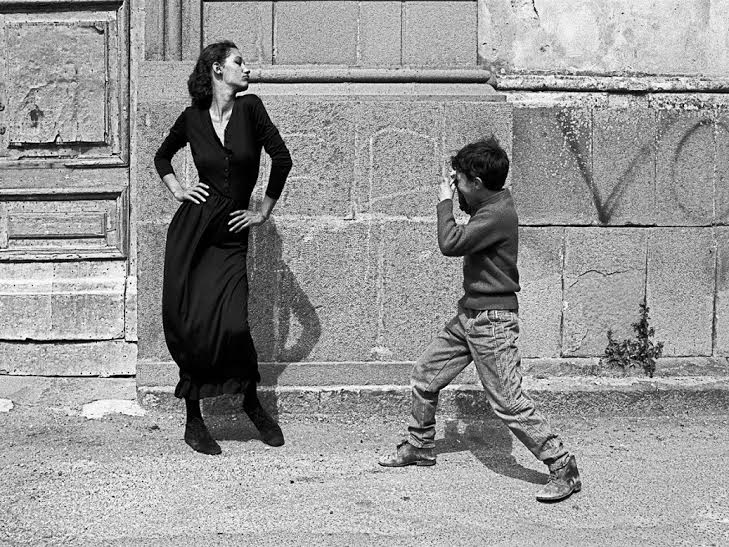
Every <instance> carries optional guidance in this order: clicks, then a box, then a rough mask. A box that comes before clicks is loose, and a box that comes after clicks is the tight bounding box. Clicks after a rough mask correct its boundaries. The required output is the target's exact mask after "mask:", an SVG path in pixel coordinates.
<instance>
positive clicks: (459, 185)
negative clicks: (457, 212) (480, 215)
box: [453, 171, 480, 214]
mask: <svg viewBox="0 0 729 547" xmlns="http://www.w3.org/2000/svg"><path fill="white" fill-rule="evenodd" d="M453 182H454V184H455V185H456V191H457V192H458V205H459V206H460V208H461V210H462V211H464V212H465V213H467V214H470V210H471V205H472V204H473V203H474V202H475V200H474V199H473V198H474V195H475V194H476V192H478V188H479V185H480V182H479V181H478V180H471V179H469V178H468V176H466V174H465V173H461V172H460V171H455V173H454V174H453Z"/></svg>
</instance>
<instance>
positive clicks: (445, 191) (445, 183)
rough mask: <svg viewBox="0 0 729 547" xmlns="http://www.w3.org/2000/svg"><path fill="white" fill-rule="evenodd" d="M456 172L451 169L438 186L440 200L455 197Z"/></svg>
mask: <svg viewBox="0 0 729 547" xmlns="http://www.w3.org/2000/svg"><path fill="white" fill-rule="evenodd" d="M455 179H456V172H455V171H453V170H451V172H450V173H449V174H448V176H447V177H443V179H442V180H441V181H440V185H439V186H438V201H443V200H446V199H453V193H454V192H455V191H456V183H455Z"/></svg>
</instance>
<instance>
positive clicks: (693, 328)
mask: <svg viewBox="0 0 729 547" xmlns="http://www.w3.org/2000/svg"><path fill="white" fill-rule="evenodd" d="M509 101H510V104H512V105H513V106H514V143H513V146H514V154H513V160H514V163H513V172H512V183H513V191H514V198H515V201H516V203H517V208H518V211H519V217H520V222H521V223H522V225H523V226H524V231H527V230H528V232H529V233H530V239H529V240H527V241H522V256H524V255H525V253H527V256H530V257H531V252H530V250H529V248H528V246H529V245H532V244H536V245H544V246H545V247H548V246H550V245H554V243H553V241H554V232H555V231H557V232H558V233H559V234H561V244H560V245H559V246H558V248H559V253H560V254H561V265H560V267H559V271H560V272H561V275H555V276H554V277H553V281H552V283H551V287H549V288H541V290H540V291H539V292H538V293H537V295H536V296H534V297H533V296H532V293H531V292H530V283H531V282H532V280H534V279H535V280H537V282H538V283H539V284H540V285H543V284H544V279H543V277H542V276H541V275H540V273H539V269H537V270H534V269H532V266H531V265H528V266H526V268H525V264H524V263H522V285H523V288H524V292H523V294H522V297H523V298H522V305H523V306H524V310H525V314H527V315H526V316H525V317H524V330H525V337H529V336H530V335H529V331H530V330H531V329H535V330H536V331H538V332H544V330H545V328H546V326H545V325H534V323H532V322H531V321H530V317H529V316H528V310H529V309H530V308H531V307H532V306H533V307H534V308H535V309H538V310H541V313H542V314H544V315H545V319H544V321H546V322H550V323H551V324H552V326H553V329H555V328H557V326H559V333H560V338H561V343H560V344H559V351H555V345H554V343H553V338H552V337H550V336H545V337H541V338H540V340H535V341H532V340H529V343H525V346H526V354H527V355H529V356H534V357H597V356H600V355H601V354H602V352H603V350H604V348H605V345H606V343H607V338H606V333H607V330H608V329H612V330H613V331H614V333H615V334H616V336H618V337H625V336H628V335H632V332H631V328H630V324H631V323H632V322H633V321H635V320H636V319H637V317H638V305H639V303H640V302H641V301H643V300H644V299H645V300H646V302H647V304H648V306H649V308H650V312H651V313H650V315H651V318H652V324H653V325H654V326H655V328H656V339H658V340H662V341H664V342H665V355H666V356H682V357H690V356H719V355H721V354H722V353H723V349H722V342H721V340H722V338H723V334H722V331H723V329H724V328H725V324H724V322H723V321H722V320H721V319H720V315H718V314H719V313H720V307H721V305H720V298H719V295H720V290H721V289H720V285H718V283H719V280H721V279H723V277H724V274H723V273H722V271H723V268H724V267H725V266H724V265H722V263H721V262H720V261H719V260H718V258H717V253H718V252H720V250H721V245H720V238H721V234H722V233H723V230H724V228H723V226H724V225H725V224H726V223H727V220H728V217H727V213H728V212H729V211H727V208H726V205H725V203H724V202H725V198H724V193H725V191H724V189H723V184H722V183H723V180H724V178H725V177H726V160H725V157H724V156H723V154H722V152H721V151H722V150H723V149H725V148H726V146H727V145H729V131H728V129H729V128H728V127H727V126H726V125H725V122H724V119H725V115H726V111H727V107H728V106H729V101H727V100H726V99H725V97H724V96H723V95H714V94H695V93H693V94H670V95H667V94H658V93H656V94H640V95H631V96H625V95H616V94H610V93H584V92H583V93H559V94H558V93H545V92H538V93H536V92H511V93H510V94H509ZM542 234H544V235H542ZM542 238H544V240H545V241H544V243H541V241H540V240H541V239H542ZM531 241H534V243H531ZM555 252H556V251H555ZM543 267H544V266H542V265H541V264H540V265H537V268H543ZM549 271H553V270H551V269H550V270H549ZM555 294H559V295H561V298H558V299H555V298H554V296H555ZM715 306H716V308H715ZM547 309H552V310H553V311H552V314H551V315H547V314H545V310H547ZM560 310H561V312H560ZM715 312H716V314H717V315H716V318H715ZM535 321H538V319H536V318H535ZM532 343H534V344H535V345H533V346H532Z"/></svg>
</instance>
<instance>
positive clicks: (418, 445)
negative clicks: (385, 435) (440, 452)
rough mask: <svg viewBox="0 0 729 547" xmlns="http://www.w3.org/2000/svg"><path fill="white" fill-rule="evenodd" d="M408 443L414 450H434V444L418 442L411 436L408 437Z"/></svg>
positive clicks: (431, 442)
mask: <svg viewBox="0 0 729 547" xmlns="http://www.w3.org/2000/svg"><path fill="white" fill-rule="evenodd" d="M408 442H409V443H410V444H411V445H413V446H414V447H415V448H435V443H434V442H433V441H430V442H428V441H425V442H423V441H420V440H418V439H416V438H415V437H414V436H413V435H412V434H410V435H408Z"/></svg>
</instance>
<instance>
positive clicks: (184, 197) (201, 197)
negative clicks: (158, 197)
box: [174, 182, 210, 205]
mask: <svg viewBox="0 0 729 547" xmlns="http://www.w3.org/2000/svg"><path fill="white" fill-rule="evenodd" d="M208 188H210V187H209V186H208V185H207V184H203V183H202V182H198V183H197V184H196V185H195V186H191V187H190V188H183V189H182V190H181V191H180V192H175V194H174V196H175V199H176V200H177V201H192V202H193V203H197V204H198V205H200V204H201V203H202V202H203V201H206V200H205V198H206V197H208V196H209V195H210V194H209V193H208V191H207V189H208Z"/></svg>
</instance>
